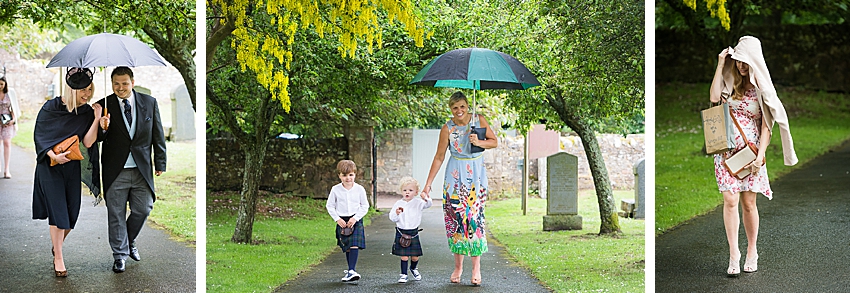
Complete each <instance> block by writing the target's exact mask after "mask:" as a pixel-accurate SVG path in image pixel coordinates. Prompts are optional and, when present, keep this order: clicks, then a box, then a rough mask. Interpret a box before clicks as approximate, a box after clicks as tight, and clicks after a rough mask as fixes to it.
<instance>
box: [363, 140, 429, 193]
mask: <svg viewBox="0 0 850 293" xmlns="http://www.w3.org/2000/svg"><path fill="white" fill-rule="evenodd" d="M412 142H413V130H412V129H396V130H393V131H387V132H384V133H381V134H380V135H378V137H377V142H376V144H377V149H378V156H377V164H375V165H376V166H377V174H376V178H377V184H376V185H377V186H378V193H379V194H380V193H381V192H389V193H397V191H398V182H401V178H402V177H405V176H411V175H410V174H413V161H412V160H411V150H410V145H411V144H412ZM419 184H420V185H422V184H425V182H420V183H419Z"/></svg>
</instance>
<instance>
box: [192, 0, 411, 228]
mask: <svg viewBox="0 0 850 293" xmlns="http://www.w3.org/2000/svg"><path fill="white" fill-rule="evenodd" d="M346 3H347V2H344V1H320V2H313V1H282V2H278V1H271V2H269V3H268V5H261V4H254V3H249V2H248V1H225V0H215V1H212V2H211V5H210V7H209V15H210V16H211V17H210V18H209V21H208V28H209V34H208V35H209V38H208V39H207V64H208V66H209V68H208V69H207V73H208V81H209V82H208V84H207V97H208V99H209V101H210V111H208V117H209V118H210V121H211V125H213V129H212V131H220V130H226V131H227V132H228V133H229V134H230V135H232V136H233V137H235V138H236V141H237V142H238V143H239V144H240V145H241V146H242V148H243V150H244V151H245V153H246V160H245V161H246V162H245V173H244V175H243V184H242V186H243V187H242V192H241V201H240V208H239V212H238V216H237V223H236V228H235V230H234V234H233V237H232V238H231V240H232V241H234V242H240V243H245V242H249V241H251V235H252V230H253V222H254V214H255V211H256V200H257V190H258V184H259V178H260V172H261V169H262V168H261V167H262V164H263V159H264V157H265V152H266V148H267V144H268V139H269V138H271V137H274V135H275V134H277V133H280V131H281V130H283V131H287V132H295V133H302V134H304V133H306V134H313V135H333V134H338V133H340V130H341V127H336V128H334V126H339V125H340V124H342V127H344V126H345V123H346V122H345V121H362V120H366V119H367V118H368V116H367V115H370V114H373V113H376V112H378V109H380V108H381V105H394V104H395V103H394V102H392V100H393V99H396V98H397V97H393V96H392V95H391V94H379V93H381V89H383V87H382V86H381V85H382V84H385V83H386V80H388V79H387V76H396V75H398V73H397V72H396V71H394V70H385V68H392V67H386V65H387V64H388V63H389V62H402V61H398V60H397V59H396V58H390V60H389V61H386V62H383V61H380V60H384V59H377V58H369V57H367V56H368V53H372V52H373V44H377V45H378V48H381V47H382V46H383V32H384V31H385V30H386V26H385V25H382V24H380V23H379V19H386V20H387V21H386V22H387V23H393V20H399V22H401V23H402V24H403V25H404V30H405V33H406V35H407V36H410V37H412V38H413V39H414V40H415V41H416V42H417V43H418V44H420V45H421V42H422V38H423V32H422V29H421V28H420V27H419V25H418V24H417V21H416V20H415V17H414V14H413V6H412V4H411V3H410V2H409V1H376V2H371V3H361V4H358V5H350V3H349V4H348V6H346V5H347V4H346ZM326 33H327V34H329V35H332V36H335V37H336V41H330V40H326V39H324V34H326ZM396 35H399V36H400V34H396ZM364 39H365V43H366V46H365V48H363V47H364V46H362V45H358V44H359V43H358V42H360V41H362V40H364ZM405 41H406V40H401V39H396V40H395V42H393V45H395V46H398V47H406V46H408V45H407V44H406V43H405ZM225 42H229V43H230V45H231V46H229V47H228V46H222V44H224V43H225ZM388 45H389V44H388ZM363 50H365V51H363ZM402 63H404V62H402ZM246 72H250V73H251V74H245V73H246ZM240 75H241V76H240ZM248 76H249V77H251V78H254V79H255V81H253V82H247V81H246V80H245V79H246V77H248ZM240 87H244V88H248V89H250V90H245V89H244V88H240ZM275 101H277V103H274V102H275ZM278 103H279V104H278ZM293 106H296V107H293ZM377 116H378V117H386V116H381V115H377ZM317 118H318V120H313V119H317ZM311 120H312V121H326V122H330V123H326V124H328V125H321V123H318V122H310V121H311ZM334 121H343V123H340V124H337V123H334Z"/></svg>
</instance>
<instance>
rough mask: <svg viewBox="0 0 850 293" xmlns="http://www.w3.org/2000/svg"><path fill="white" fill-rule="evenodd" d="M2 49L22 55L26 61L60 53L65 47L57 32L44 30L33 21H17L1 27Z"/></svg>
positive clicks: (0, 41) (0, 44) (0, 45)
mask: <svg viewBox="0 0 850 293" xmlns="http://www.w3.org/2000/svg"><path fill="white" fill-rule="evenodd" d="M0 35H2V36H3V38H2V39H0V48H3V49H6V50H7V51H10V52H15V53H18V54H20V55H21V57H22V58H24V59H34V58H38V57H42V54H43V53H48V54H49V53H50V52H58V51H59V50H60V49H62V47H63V43H62V41H61V40H60V34H59V33H58V32H56V31H55V30H42V29H40V28H39V27H38V26H36V25H35V24H34V23H32V21H29V20H24V19H16V20H14V21H12V22H11V23H10V24H8V25H2V26H0Z"/></svg>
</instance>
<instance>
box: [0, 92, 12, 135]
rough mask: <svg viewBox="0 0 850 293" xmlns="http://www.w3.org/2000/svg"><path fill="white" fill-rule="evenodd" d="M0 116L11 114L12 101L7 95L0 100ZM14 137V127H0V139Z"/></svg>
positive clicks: (10, 125)
mask: <svg viewBox="0 0 850 293" xmlns="http://www.w3.org/2000/svg"><path fill="white" fill-rule="evenodd" d="M0 114H12V100H11V97H9V94H6V95H5V97H3V99H2V100H0ZM14 136H15V125H14V124H11V123H9V124H8V125H0V139H12V137H14Z"/></svg>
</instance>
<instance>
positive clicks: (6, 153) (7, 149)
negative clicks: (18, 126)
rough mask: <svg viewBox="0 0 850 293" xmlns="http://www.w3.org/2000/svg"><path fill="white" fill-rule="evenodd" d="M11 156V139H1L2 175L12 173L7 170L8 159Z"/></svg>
mask: <svg viewBox="0 0 850 293" xmlns="http://www.w3.org/2000/svg"><path fill="white" fill-rule="evenodd" d="M11 157H12V139H11V138H10V139H4V140H3V172H4V173H3V175H4V176H5V175H10V176H11V175H12V172H9V159H10V158H11Z"/></svg>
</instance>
